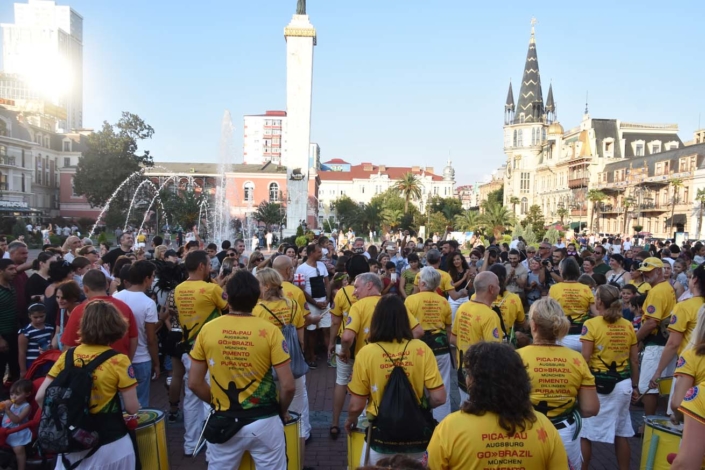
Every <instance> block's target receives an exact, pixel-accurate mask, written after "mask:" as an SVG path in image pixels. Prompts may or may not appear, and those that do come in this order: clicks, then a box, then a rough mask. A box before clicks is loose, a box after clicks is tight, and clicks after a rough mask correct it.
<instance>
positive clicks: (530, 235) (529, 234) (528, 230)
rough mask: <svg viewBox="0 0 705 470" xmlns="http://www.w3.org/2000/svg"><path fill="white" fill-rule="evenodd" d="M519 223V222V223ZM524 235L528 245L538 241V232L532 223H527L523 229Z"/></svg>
mask: <svg viewBox="0 0 705 470" xmlns="http://www.w3.org/2000/svg"><path fill="white" fill-rule="evenodd" d="M517 225H519V224H517ZM523 232H524V233H523V235H522V236H523V237H524V241H525V242H526V244H527V245H531V244H534V243H536V234H534V228H533V227H532V225H531V224H526V227H524V231H523Z"/></svg>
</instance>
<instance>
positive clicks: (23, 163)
mask: <svg viewBox="0 0 705 470" xmlns="http://www.w3.org/2000/svg"><path fill="white" fill-rule="evenodd" d="M22 168H27V167H26V166H25V161H24V149H22Z"/></svg>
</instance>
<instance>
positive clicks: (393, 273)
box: [382, 261, 399, 295]
mask: <svg viewBox="0 0 705 470" xmlns="http://www.w3.org/2000/svg"><path fill="white" fill-rule="evenodd" d="M384 268H385V273H384V277H383V278H382V284H383V285H384V288H383V289H382V295H386V294H395V295H399V277H398V276H397V265H396V264H394V262H393V261H387V264H386V265H385V266H384Z"/></svg>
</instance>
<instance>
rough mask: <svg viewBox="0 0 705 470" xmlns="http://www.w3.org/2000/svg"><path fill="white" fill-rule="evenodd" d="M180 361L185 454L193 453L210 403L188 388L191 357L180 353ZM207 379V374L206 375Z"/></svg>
mask: <svg viewBox="0 0 705 470" xmlns="http://www.w3.org/2000/svg"><path fill="white" fill-rule="evenodd" d="M181 362H182V363H183V365H184V367H185V368H186V374H184V384H185V385H186V387H184V388H185V389H186V390H185V391H184V406H183V408H184V453H185V454H187V455H191V454H193V451H194V450H195V449H196V445H198V438H199V437H200V435H201V431H202V430H203V423H204V422H205V421H206V417H207V416H208V414H209V413H210V403H205V402H203V401H202V400H201V399H200V398H198V397H197V396H196V395H194V393H193V392H192V391H191V389H189V388H188V373H189V369H190V368H191V358H190V357H189V355H188V354H182V355H181ZM206 381H208V375H206Z"/></svg>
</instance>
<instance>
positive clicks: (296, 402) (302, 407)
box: [289, 375, 311, 439]
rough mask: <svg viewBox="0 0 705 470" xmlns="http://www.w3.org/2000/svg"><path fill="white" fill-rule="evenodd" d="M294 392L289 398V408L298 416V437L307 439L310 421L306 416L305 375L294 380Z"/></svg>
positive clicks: (306, 392) (309, 432)
mask: <svg viewBox="0 0 705 470" xmlns="http://www.w3.org/2000/svg"><path fill="white" fill-rule="evenodd" d="M295 383H296V392H294V398H293V400H291V405H289V409H290V410H291V411H293V412H295V413H298V414H299V416H300V420H299V423H300V426H299V437H303V438H304V439H308V436H309V435H310V434H311V422H310V421H309V418H308V391H306V376H305V375H302V376H301V377H299V378H298V379H296V380H295Z"/></svg>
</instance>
